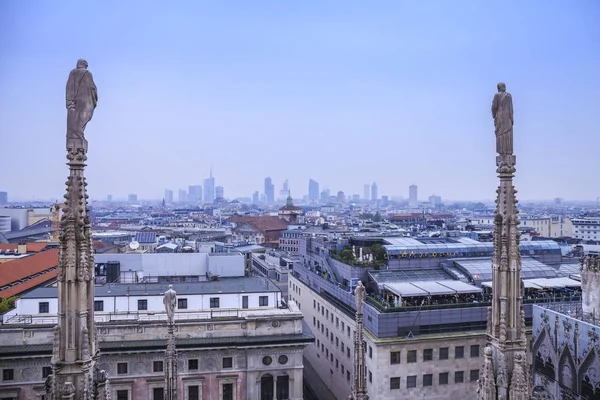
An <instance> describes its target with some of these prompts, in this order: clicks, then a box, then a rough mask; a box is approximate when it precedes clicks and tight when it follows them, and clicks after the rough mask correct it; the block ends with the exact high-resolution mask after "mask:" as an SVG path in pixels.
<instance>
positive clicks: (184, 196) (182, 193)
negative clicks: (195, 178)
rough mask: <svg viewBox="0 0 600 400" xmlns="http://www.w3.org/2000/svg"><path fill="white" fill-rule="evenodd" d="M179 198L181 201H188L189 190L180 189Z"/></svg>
mask: <svg viewBox="0 0 600 400" xmlns="http://www.w3.org/2000/svg"><path fill="white" fill-rule="evenodd" d="M177 200H179V202H180V203H185V202H186V201H188V196H187V192H186V191H185V190H184V189H179V193H178V195H177Z"/></svg>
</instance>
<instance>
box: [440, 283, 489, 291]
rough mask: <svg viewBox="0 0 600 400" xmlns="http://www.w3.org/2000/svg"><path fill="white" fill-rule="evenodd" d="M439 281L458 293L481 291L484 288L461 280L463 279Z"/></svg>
mask: <svg viewBox="0 0 600 400" xmlns="http://www.w3.org/2000/svg"><path fill="white" fill-rule="evenodd" d="M437 283H439V284H440V285H444V286H446V287H448V288H450V289H452V290H454V291H455V292H456V293H481V292H482V289H481V288H480V287H477V286H475V285H471V284H468V283H465V282H461V281H451V280H444V281H437Z"/></svg>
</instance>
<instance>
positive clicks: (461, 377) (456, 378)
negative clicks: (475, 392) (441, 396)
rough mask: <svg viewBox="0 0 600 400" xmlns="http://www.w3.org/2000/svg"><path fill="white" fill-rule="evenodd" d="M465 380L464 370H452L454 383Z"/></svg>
mask: <svg viewBox="0 0 600 400" xmlns="http://www.w3.org/2000/svg"><path fill="white" fill-rule="evenodd" d="M464 381H465V371H456V372H454V383H463V382H464Z"/></svg>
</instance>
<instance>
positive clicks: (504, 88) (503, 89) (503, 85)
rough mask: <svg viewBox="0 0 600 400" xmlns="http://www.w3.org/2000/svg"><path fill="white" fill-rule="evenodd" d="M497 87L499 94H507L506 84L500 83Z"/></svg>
mask: <svg viewBox="0 0 600 400" xmlns="http://www.w3.org/2000/svg"><path fill="white" fill-rule="evenodd" d="M496 87H497V88H498V91H499V92H506V83H504V82H499V83H498V85H496Z"/></svg>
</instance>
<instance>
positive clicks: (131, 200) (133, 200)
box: [127, 194, 138, 203]
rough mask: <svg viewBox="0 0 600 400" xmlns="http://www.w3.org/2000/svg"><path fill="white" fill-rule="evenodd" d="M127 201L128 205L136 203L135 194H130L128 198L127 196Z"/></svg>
mask: <svg viewBox="0 0 600 400" xmlns="http://www.w3.org/2000/svg"><path fill="white" fill-rule="evenodd" d="M127 201H129V202H130V203H137V201H138V198H137V194H130V195H129V196H127Z"/></svg>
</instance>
